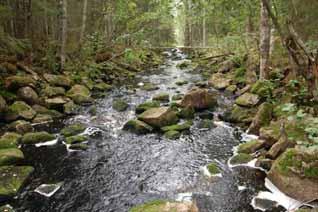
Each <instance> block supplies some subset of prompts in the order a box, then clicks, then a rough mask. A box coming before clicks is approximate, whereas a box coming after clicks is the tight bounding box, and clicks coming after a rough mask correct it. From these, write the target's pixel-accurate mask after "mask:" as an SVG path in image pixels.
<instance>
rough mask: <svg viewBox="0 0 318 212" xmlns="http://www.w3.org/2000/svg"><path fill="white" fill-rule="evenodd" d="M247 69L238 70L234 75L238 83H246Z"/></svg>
mask: <svg viewBox="0 0 318 212" xmlns="http://www.w3.org/2000/svg"><path fill="white" fill-rule="evenodd" d="M245 73H246V69H245V68H244V67H240V68H237V69H236V70H235V74H234V80H235V82H236V83H245V82H246V77H245Z"/></svg>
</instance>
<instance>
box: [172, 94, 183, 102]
mask: <svg viewBox="0 0 318 212" xmlns="http://www.w3.org/2000/svg"><path fill="white" fill-rule="evenodd" d="M183 97H184V94H176V95H174V96H172V101H178V100H181V99H183Z"/></svg>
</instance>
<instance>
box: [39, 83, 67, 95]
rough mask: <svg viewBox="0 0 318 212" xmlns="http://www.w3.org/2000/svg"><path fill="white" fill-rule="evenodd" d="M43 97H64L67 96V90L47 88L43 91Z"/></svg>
mask: <svg viewBox="0 0 318 212" xmlns="http://www.w3.org/2000/svg"><path fill="white" fill-rule="evenodd" d="M41 95H42V96H45V97H55V96H63V95H65V88H63V87H53V86H46V87H45V88H44V89H43V90H42V92H41Z"/></svg>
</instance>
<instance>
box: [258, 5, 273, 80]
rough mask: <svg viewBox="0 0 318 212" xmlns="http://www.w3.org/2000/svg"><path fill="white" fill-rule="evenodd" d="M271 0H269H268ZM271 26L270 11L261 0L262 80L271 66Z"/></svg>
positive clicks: (265, 77)
mask: <svg viewBox="0 0 318 212" xmlns="http://www.w3.org/2000/svg"><path fill="white" fill-rule="evenodd" d="M267 1H269V0H267ZM270 38H271V27H270V19H269V14H268V11H267V9H266V7H265V5H264V4H263V1H261V21H260V77H259V78H260V80H264V79H267V77H268V67H269V51H270V41H271V39H270Z"/></svg>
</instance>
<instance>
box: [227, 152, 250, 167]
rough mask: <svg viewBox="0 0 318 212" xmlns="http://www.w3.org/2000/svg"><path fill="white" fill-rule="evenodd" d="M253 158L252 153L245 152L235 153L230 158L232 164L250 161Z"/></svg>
mask: <svg viewBox="0 0 318 212" xmlns="http://www.w3.org/2000/svg"><path fill="white" fill-rule="evenodd" d="M251 160H253V157H252V156H251V155H249V154H245V153H239V154H237V155H234V156H233V157H232V158H231V159H230V164H231V165H239V164H245V163H248V162H250V161H251Z"/></svg>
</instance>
